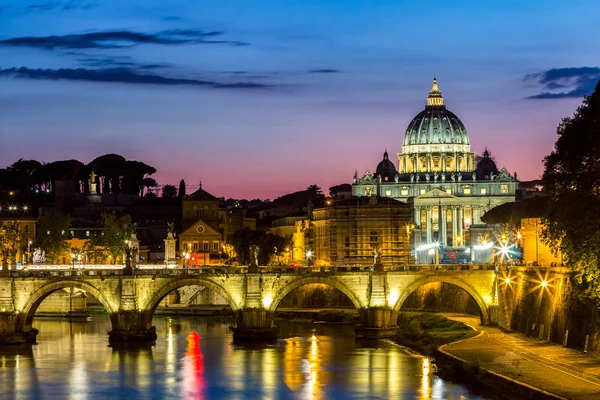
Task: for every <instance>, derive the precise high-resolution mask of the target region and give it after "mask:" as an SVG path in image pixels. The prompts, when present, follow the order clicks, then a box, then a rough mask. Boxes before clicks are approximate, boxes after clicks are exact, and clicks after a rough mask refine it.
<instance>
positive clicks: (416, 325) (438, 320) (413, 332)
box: [393, 312, 477, 357]
mask: <svg viewBox="0 0 600 400" xmlns="http://www.w3.org/2000/svg"><path fill="white" fill-rule="evenodd" d="M476 335H477V331H475V330H474V329H473V328H472V327H470V326H469V325H467V324H465V323H462V322H459V321H454V320H451V319H448V318H446V317H444V316H442V315H439V314H433V313H427V312H400V313H399V314H398V334H397V335H396V337H395V338H394V339H393V340H394V341H395V342H396V343H398V344H400V345H402V346H405V347H409V348H411V349H413V350H415V351H418V352H419V353H421V354H423V355H426V356H430V357H433V356H435V354H436V351H437V349H438V348H439V347H440V346H442V345H444V344H447V343H452V342H456V341H458V340H464V339H468V338H471V337H473V336H476Z"/></svg>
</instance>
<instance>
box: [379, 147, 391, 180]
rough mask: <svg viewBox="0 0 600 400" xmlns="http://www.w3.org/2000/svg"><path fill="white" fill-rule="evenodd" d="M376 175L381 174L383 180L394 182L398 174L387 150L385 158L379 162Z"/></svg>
mask: <svg viewBox="0 0 600 400" xmlns="http://www.w3.org/2000/svg"><path fill="white" fill-rule="evenodd" d="M375 176H381V180H382V181H383V182H392V181H393V180H394V177H395V176H396V166H395V165H394V163H393V162H391V161H390V159H389V158H388V152H387V150H386V151H385V153H383V160H381V161H380V162H379V164H377V169H376V170H375Z"/></svg>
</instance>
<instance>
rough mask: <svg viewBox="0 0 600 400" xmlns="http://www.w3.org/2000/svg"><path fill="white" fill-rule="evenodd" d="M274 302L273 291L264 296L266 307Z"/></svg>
mask: <svg viewBox="0 0 600 400" xmlns="http://www.w3.org/2000/svg"><path fill="white" fill-rule="evenodd" d="M272 302H273V296H272V295H271V293H269V294H267V295H266V296H265V297H263V305H264V306H265V308H269V306H270V305H271V303H272Z"/></svg>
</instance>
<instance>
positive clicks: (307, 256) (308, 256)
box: [305, 250, 313, 267]
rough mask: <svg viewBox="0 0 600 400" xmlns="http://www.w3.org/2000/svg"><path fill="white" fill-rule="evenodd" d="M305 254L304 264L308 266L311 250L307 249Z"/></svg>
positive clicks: (311, 254)
mask: <svg viewBox="0 0 600 400" xmlns="http://www.w3.org/2000/svg"><path fill="white" fill-rule="evenodd" d="M305 255H306V266H307V267H309V266H310V259H311V258H312V256H313V252H312V250H308V251H307V252H306V254H305Z"/></svg>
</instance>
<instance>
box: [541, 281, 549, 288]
mask: <svg viewBox="0 0 600 400" xmlns="http://www.w3.org/2000/svg"><path fill="white" fill-rule="evenodd" d="M547 286H548V281H547V280H545V279H544V280H543V281H542V287H544V288H545V287H547Z"/></svg>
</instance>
